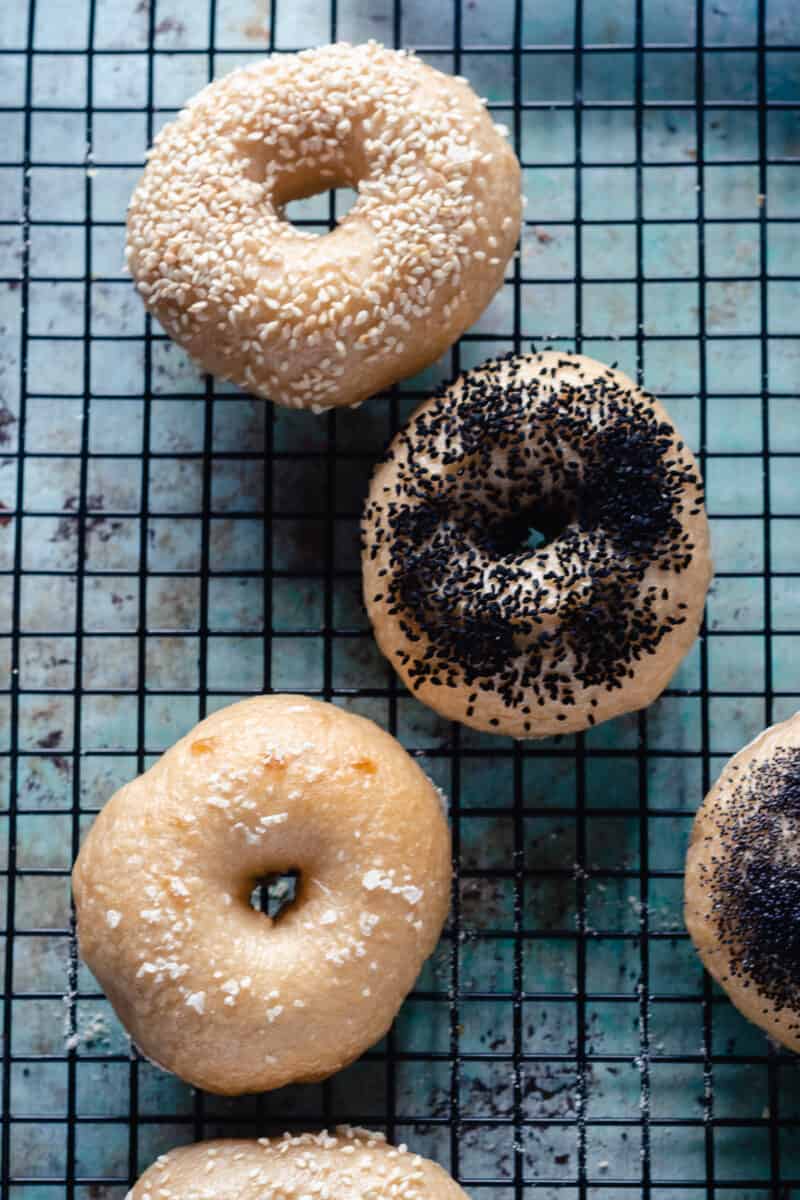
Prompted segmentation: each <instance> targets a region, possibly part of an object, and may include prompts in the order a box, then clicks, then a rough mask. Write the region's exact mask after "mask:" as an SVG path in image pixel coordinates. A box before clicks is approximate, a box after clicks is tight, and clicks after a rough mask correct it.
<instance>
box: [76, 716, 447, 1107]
mask: <svg viewBox="0 0 800 1200" xmlns="http://www.w3.org/2000/svg"><path fill="white" fill-rule="evenodd" d="M290 869H298V870H299V871H300V873H301V874H300V880H299V884H298V895H297V899H296V901H295V903H294V904H293V905H292V906H291V907H290V908H288V909H286V910H285V911H284V912H283V913H282V914H281V915H280V917H279V918H278V919H277V920H276V921H274V922H273V921H272V920H271V919H270V918H269V917H267V916H265V915H264V914H262V913H259V912H256V911H255V910H254V909H253V908H251V907H250V903H249V898H250V894H251V891H252V888H253V885H254V882H255V881H257V880H258V879H260V878H263V877H264V876H265V875H269V874H273V873H281V872H284V871H287V870H290ZM450 873H451V868H450V838H449V832H448V828H447V822H446V820H445V817H444V814H443V812H442V807H441V803H440V799H439V797H438V795H437V793H436V790H435V789H434V787H433V785H432V784H431V783H430V781H429V780H428V779H427V778H426V777H425V775H424V774H423V773H422V771H421V770H420V769H419V767H418V766H417V765H416V763H415V762H414V761H413V759H412V758H411V757H410V756H409V755H408V754H407V753H406V752H405V750H404V749H403V748H402V747H401V746H400V744H399V743H398V742H397V741H395V739H394V738H392V737H391V736H390V735H389V734H387V733H385V732H384V731H383V730H381V729H379V728H378V726H377V725H374V724H373V723H372V722H371V721H368V720H366V719H364V718H363V717H357V716H354V715H352V714H350V713H347V712H345V711H343V710H342V709H339V708H337V707H335V706H334V705H331V704H325V703H322V702H321V701H317V700H310V699H307V698H306V697H302V696H261V697H257V698H254V699H252V700H245V701H242V702H241V703H238V704H234V705H231V706H230V707H229V708H225V709H222V710H220V711H219V712H217V713H214V714H213V715H212V716H210V717H208V718H207V719H206V720H205V721H202V722H201V723H200V724H199V725H198V726H196V728H195V729H193V730H192V731H191V733H189V734H188V735H187V736H186V737H185V738H183V739H181V741H179V742H178V743H177V744H176V745H175V746H173V747H172V749H170V750H169V751H167V753H166V754H165V755H164V756H163V757H162V758H161V759H159V761H158V762H157V763H156V764H155V765H154V766H153V767H151V768H150V770H149V771H147V772H146V773H145V774H144V775H141V776H139V778H138V779H135V780H134V781H133V782H132V783H129V784H127V785H126V786H125V787H123V788H122V789H121V790H120V791H119V792H117V794H116V795H115V796H114V797H112V799H111V800H110V801H109V802H108V804H107V805H106V806H105V808H104V809H103V810H102V812H101V813H100V814H99V816H98V818H97V820H96V822H95V824H94V827H93V828H92V830H91V831H90V833H89V835H88V837H87V838H86V840H85V842H84V845H83V848H82V850H81V853H80V855H79V857H78V860H77V862H76V864H75V869H74V872H73V887H74V892H75V901H76V905H77V910H78V933H79V938H80V949H81V954H82V956H83V958H84V959H85V960H86V962H87V964H88V965H89V967H90V968H91V970H92V971H93V972H94V974H95V975H96V977H97V979H98V980H99V982H100V984H101V985H102V986H103V988H104V990H105V992H106V994H107V996H108V998H109V1000H110V1001H111V1003H112V1005H113V1006H114V1008H115V1010H116V1011H117V1013H118V1015H119V1017H120V1019H121V1020H122V1022H123V1024H124V1025H125V1026H126V1028H127V1029H128V1030H129V1031H130V1033H131V1035H132V1037H133V1038H134V1040H135V1041H136V1042H137V1044H138V1045H139V1046H141V1048H142V1050H143V1052H144V1053H145V1054H146V1055H147V1056H148V1057H150V1058H152V1059H153V1060H154V1061H156V1062H157V1063H159V1064H160V1065H162V1066H164V1067H166V1068H167V1069H169V1070H171V1071H174V1072H175V1074H177V1075H180V1076H181V1077H182V1078H184V1079H187V1080H188V1081H189V1082H191V1083H194V1084H196V1085H197V1086H200V1087H204V1088H207V1089H208V1090H210V1091H216V1092H222V1093H226V1094H237V1093H241V1092H246V1091H263V1090H267V1089H269V1088H275V1087H280V1086H281V1085H283V1084H285V1083H289V1082H294V1081H311V1080H317V1079H321V1078H324V1077H325V1076H327V1075H330V1074H332V1073H333V1072H334V1071H337V1070H339V1069H340V1068H341V1067H343V1066H345V1065H346V1064H347V1063H349V1062H351V1061H352V1060H353V1059H355V1058H357V1057H358V1056H359V1055H360V1054H361V1053H363V1051H364V1050H365V1049H367V1047H369V1046H371V1045H372V1044H373V1043H374V1042H376V1041H378V1040H379V1038H380V1037H381V1036H382V1035H383V1034H384V1033H385V1032H386V1030H387V1029H388V1027H389V1025H390V1024H391V1022H392V1020H393V1019H394V1016H395V1014H396V1012H397V1010H398V1008H399V1007H400V1004H401V1003H402V1000H403V998H404V997H405V995H406V993H407V992H408V991H409V990H410V988H411V987H412V986H413V983H414V981H415V979H416V977H417V974H418V973H419V970H420V968H421V966H422V963H423V962H424V960H425V959H426V958H427V957H428V955H429V954H430V953H431V951H432V950H433V948H434V946H435V944H436V941H437V939H438V937H439V933H440V931H441V928H442V924H443V922H444V919H445V916H446V914H447V909H448V904H449V888H450Z"/></svg>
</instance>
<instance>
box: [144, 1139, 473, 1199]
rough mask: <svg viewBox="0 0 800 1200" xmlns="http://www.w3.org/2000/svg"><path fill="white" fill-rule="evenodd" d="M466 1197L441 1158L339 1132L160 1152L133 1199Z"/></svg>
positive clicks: (231, 1141)
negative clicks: (436, 1159) (438, 1160)
mask: <svg viewBox="0 0 800 1200" xmlns="http://www.w3.org/2000/svg"><path fill="white" fill-rule="evenodd" d="M312 1196H318V1197H321V1198H323V1200H324V1198H325V1197H329V1196H332V1197H335V1198H336V1200H389V1198H390V1197H391V1198H392V1200H466V1193H465V1192H464V1191H462V1189H461V1188H460V1187H459V1186H458V1184H457V1183H456V1182H455V1180H454V1179H452V1178H451V1176H450V1175H448V1173H447V1172H446V1171H444V1170H443V1169H442V1168H441V1167H439V1166H437V1165H436V1163H433V1162H431V1161H430V1160H429V1159H427V1158H421V1157H420V1155H418V1154H412V1153H410V1152H409V1151H408V1150H407V1149H406V1147H405V1146H398V1147H397V1148H396V1149H395V1147H394V1146H390V1145H389V1144H388V1143H387V1142H386V1141H385V1139H384V1137H383V1135H382V1134H380V1133H371V1132H370V1131H369V1130H366V1129H353V1128H350V1127H348V1126H340V1127H339V1128H338V1129H337V1130H336V1132H335V1133H333V1134H329V1133H327V1132H325V1131H323V1132H322V1133H302V1134H298V1135H296V1136H294V1137H292V1135H291V1134H288V1133H285V1134H284V1135H283V1137H282V1138H259V1139H258V1140H257V1141H256V1140H254V1139H253V1140H245V1139H239V1138H236V1139H234V1138H220V1139H218V1140H215V1141H213V1142H196V1143H195V1145H193V1146H180V1147H178V1148H177V1149H175V1150H170V1151H169V1153H168V1154H162V1155H160V1156H159V1158H157V1159H156V1161H155V1162H154V1163H153V1165H152V1166H151V1167H150V1168H149V1169H148V1170H147V1171H145V1173H144V1175H142V1177H141V1179H140V1180H139V1182H138V1183H137V1184H135V1186H134V1188H133V1190H132V1191H131V1192H130V1194H129V1197H128V1200H233V1198H234V1197H235V1200H300V1198H301V1197H312Z"/></svg>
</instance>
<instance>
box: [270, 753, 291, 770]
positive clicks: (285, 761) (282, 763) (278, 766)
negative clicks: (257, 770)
mask: <svg viewBox="0 0 800 1200" xmlns="http://www.w3.org/2000/svg"><path fill="white" fill-rule="evenodd" d="M290 762H291V759H289V758H279V757H278V756H277V755H275V756H273V755H272V754H267V755H265V757H264V766H265V768H266V769H267V770H268V771H285V770H286V768H287V767H288V765H289V763H290Z"/></svg>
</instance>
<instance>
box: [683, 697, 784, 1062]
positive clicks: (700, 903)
mask: <svg viewBox="0 0 800 1200" xmlns="http://www.w3.org/2000/svg"><path fill="white" fill-rule="evenodd" d="M787 754H788V755H792V758H793V763H792V764H791V765H790V774H789V779H790V780H791V779H792V778H794V779H795V780H797V781H800V713H796V714H795V715H794V716H793V717H790V718H789V720H787V721H782V722H781V723H780V724H778V725H772V726H770V727H769V728H768V729H765V730H764V732H763V733H760V734H759V735H758V737H757V738H755V739H754V740H753V741H752V742H750V743H749V744H748V745H747V746H745V747H744V748H743V749H742V750H740V751H739V752H738V754H735V755H734V756H733V758H732V759H730V761H729V762H728V763H727V764H726V766H725V767H724V769H723V771H722V774H721V775H720V777H719V779H718V780H717V782H716V783H715V784H714V786H713V787H712V788H711V791H710V792H709V793H708V795H707V796H706V798H705V800H704V801H703V803H702V805H701V806H700V808H699V810H698V812H697V816H696V817H695V821H694V826H693V828H692V837H691V841H690V844H689V850H688V853H687V856H686V878H685V891H684V917H685V920H686V927H687V929H688V930H689V933H690V935H691V938H692V941H693V942H694V945H695V948H696V949H697V952H698V954H699V955H700V958H701V959H702V961H703V965H704V966H705V968H706V970H707V971H709V973H710V974H711V975H713V976H714V978H715V979H716V980H717V982H718V983H719V984H720V985H721V986H722V987H723V988H724V989H725V991H726V992H727V993H728V996H729V997H730V999H731V1000H732V1002H733V1003H734V1004H735V1005H736V1007H737V1008H738V1009H739V1011H740V1012H741V1013H743V1014H744V1015H745V1016H746V1017H747V1018H748V1020H750V1021H752V1022H753V1023H754V1024H755V1025H758V1026H760V1027H761V1028H762V1029H763V1030H765V1031H766V1032H767V1033H768V1034H769V1035H770V1036H771V1037H773V1038H775V1039H776V1040H777V1041H779V1042H782V1043H783V1044H784V1045H786V1046H788V1047H789V1048H790V1049H791V1050H794V1051H797V1052H800V978H796V979H795V980H794V982H795V985H796V989H795V994H794V1002H793V1003H787V1004H781V1003H778V1002H776V998H775V997H776V995H777V994H780V993H784V994H786V989H785V986H784V984H785V981H781V980H777V984H778V987H777V989H776V987H775V986H774V984H775V982H776V981H774V980H773V979H772V978H771V977H770V974H771V966H770V964H768V963H767V964H765V963H764V962H763V961H761V962H760V963H759V959H762V956H763V952H764V950H765V948H766V949H770V948H769V947H765V945H764V942H765V935H764V932H763V931H761V930H759V929H758V928H757V925H756V922H754V921H753V920H752V918H751V914H750V913H748V912H746V913H745V925H744V930H745V939H743V937H742V935H741V932H740V933H739V934H738V936H737V927H739V929H740V930H741V928H742V922H741V918H740V916H739V915H738V914H737V913H736V911H735V910H736V909H737V908H739V907H741V906H740V904H739V902H738V900H737V897H736V896H733V897H731V896H730V895H726V887H727V885H729V884H730V882H731V880H732V879H734V880H735V879H741V878H742V875H741V867H742V866H745V867H747V868H748V869H749V872H750V873H751V874H752V875H755V873H756V872H759V870H760V864H759V862H758V853H756V855H755V861H753V857H754V856H753V854H752V851H758V849H759V843H760V844H761V847H763V848H765V849H766V850H767V851H768V853H769V860H770V865H771V867H772V868H773V869H774V870H776V871H779V870H780V868H781V866H782V862H781V860H783V861H784V862H785V863H788V864H789V874H790V882H789V886H790V887H792V889H793V890H796V885H794V883H793V882H792V880H793V878H794V877H796V874H797V867H798V851H797V846H798V833H800V811H797V809H798V805H797V797H793V798H792V802H791V805H790V806H788V807H787V806H786V805H785V797H783V798H782V797H781V796H780V795H776V793H775V784H776V782H779V780H778V779H777V776H776V772H775V770H774V769H773V768H775V767H777V766H778V765H779V764H780V763H781V761H782V760H785V759H786V756H787ZM781 774H783V773H781ZM785 782H786V780H785V779H784V781H783V783H784V785H785ZM776 804H777V805H779V806H780V807H776ZM783 808H787V811H781V809H783ZM789 809H790V810H789ZM764 814H768V821H767V823H766V824H765V822H764V820H763V816H764ZM773 816H774V817H776V818H777V825H778V829H779V840H780V841H781V843H782V844H781V845H780V846H779V847H777V848H778V853H777V854H776V853H775V849H776V847H774V846H772V845H771V844H770V843H769V842H768V841H767V840H766V839H767V837H768V836H769V834H770V832H771V830H772V829H774V828H775V826H774V824H773V821H772V820H769V817H773ZM784 837H785V844H784V843H783V838H784ZM751 838H752V842H748V840H747V839H751ZM732 855H735V861H733V863H732ZM748 860H749V861H748ZM731 863H732V865H733V871H731V870H730V869H729V864H731ZM745 882H746V884H747V882H748V881H747V880H746V881H745ZM776 882H777V885H778V886H777V891H775V892H774V893H773V891H772V889H773V888H774V887H775V884H776ZM721 884H722V886H720V885H721ZM768 884H769V885H771V886H769V888H768V887H766V886H765V881H764V880H763V879H759V881H758V886H759V887H763V888H764V895H765V898H766V902H767V905H768V907H769V908H771V909H773V910H774V913H775V916H776V918H777V919H779V920H780V921H782V922H783V924H784V925H785V926H786V927H787V929H788V926H789V920H784V914H782V913H781V900H782V897H781V892H780V879H779V876H777V875H773V873H772V871H771V872H770V879H769V881H768ZM749 885H750V886H749V887H748V890H749V892H750V893H751V896H750V897H749V899H752V895H754V894H755V892H756V886H755V885H754V884H753V880H752V879H751V880H750V881H749ZM731 901H733V903H731ZM796 919H797V914H795V922H796ZM723 926H724V928H723ZM767 935H768V931H767ZM751 939H752V940H751ZM756 941H759V942H760V945H758V944H753V943H754V942H756ZM748 943H749V944H748ZM754 952H757V953H755V954H754ZM748 960H750V962H751V963H752V965H753V966H754V967H755V968H756V969H757V970H758V974H759V975H760V976H761V980H762V982H759V980H757V979H754V978H753V974H752V970H748V969H747V966H746V965H744V966H743V964H746V963H747V961H748ZM783 961H784V965H785V966H786V967H787V968H788V969H789V970H791V963H790V956H789V955H786V957H785V958H784V960H783ZM759 968H760V969H759ZM795 969H796V964H795ZM764 984H766V987H767V990H768V991H770V992H772V996H770V995H769V994H767V991H766V990H765V987H764ZM790 990H791V989H790ZM787 999H788V996H787Z"/></svg>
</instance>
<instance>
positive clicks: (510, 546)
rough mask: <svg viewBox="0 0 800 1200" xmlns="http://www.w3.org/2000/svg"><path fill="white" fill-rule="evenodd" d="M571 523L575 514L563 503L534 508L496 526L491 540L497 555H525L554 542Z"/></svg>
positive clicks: (525, 510)
mask: <svg viewBox="0 0 800 1200" xmlns="http://www.w3.org/2000/svg"><path fill="white" fill-rule="evenodd" d="M574 519H575V511H574V509H573V508H572V507H571V506H570V505H569V504H568V503H567V501H566V500H564V501H559V500H555V501H553V502H552V503H549V504H547V505H542V504H537V505H534V507H532V508H526V509H523V510H522V511H521V512H519V513H516V514H514V515H513V516H511V517H509V518H507V520H505V521H502V522H501V523H500V524H499V525H497V526H495V528H494V529H493V530H492V540H493V542H494V545H495V548H496V549H497V551H498V553H500V554H527V553H528V552H529V551H531V550H542V549H543V548H544V547H545V546H549V545H550V544H551V542H555V541H556V540H557V539H558V538H559V537H560V536H561V534H562V533H563V532H564V530H565V529H566V528H567V526H568V525H569V524H570V523H571V522H572V521H574Z"/></svg>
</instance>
